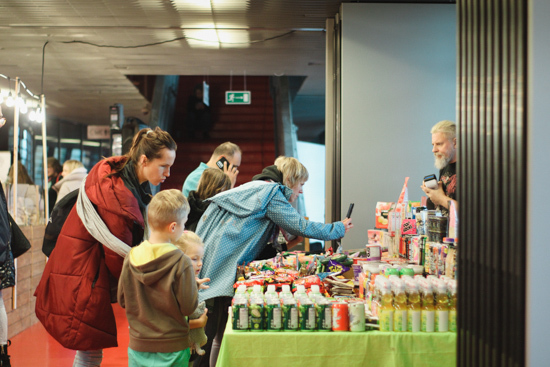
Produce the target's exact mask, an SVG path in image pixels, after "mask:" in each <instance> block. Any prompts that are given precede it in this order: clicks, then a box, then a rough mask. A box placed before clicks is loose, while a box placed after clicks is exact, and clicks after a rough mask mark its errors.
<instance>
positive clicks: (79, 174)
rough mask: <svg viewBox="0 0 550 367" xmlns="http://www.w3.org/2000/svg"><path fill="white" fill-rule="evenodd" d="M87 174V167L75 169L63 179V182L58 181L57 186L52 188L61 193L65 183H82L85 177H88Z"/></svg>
mask: <svg viewBox="0 0 550 367" xmlns="http://www.w3.org/2000/svg"><path fill="white" fill-rule="evenodd" d="M87 174H88V170H87V169H86V168H85V167H78V168H75V169H73V170H72V171H71V173H69V174H68V175H67V176H66V177H63V178H62V179H61V180H59V181H57V182H56V183H55V185H53V186H52V188H53V189H54V190H55V191H56V192H59V189H60V188H61V185H63V184H64V183H65V182H70V181H75V182H82V180H83V179H84V177H86V175H87Z"/></svg>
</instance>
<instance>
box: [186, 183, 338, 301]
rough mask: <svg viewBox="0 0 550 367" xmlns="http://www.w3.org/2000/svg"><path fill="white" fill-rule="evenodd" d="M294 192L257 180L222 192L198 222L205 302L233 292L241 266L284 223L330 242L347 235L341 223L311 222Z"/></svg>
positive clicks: (294, 230)
mask: <svg viewBox="0 0 550 367" xmlns="http://www.w3.org/2000/svg"><path fill="white" fill-rule="evenodd" d="M291 194H292V190H291V189H289V188H288V187H286V186H283V185H281V184H278V183H272V182H265V181H252V182H248V183H246V184H244V185H241V186H239V187H237V188H235V189H232V190H229V191H225V192H222V193H220V194H218V195H216V196H214V197H213V198H211V199H210V200H211V201H212V203H211V204H210V206H209V207H208V209H207V210H206V212H205V213H204V214H203V216H202V217H201V219H200V220H199V224H198V226H197V232H196V233H197V235H198V236H199V237H200V238H201V239H202V240H203V242H204V244H205V253H204V259H203V266H202V270H201V273H200V277H201V278H210V279H211V282H210V283H209V285H210V288H208V289H203V290H201V291H200V292H199V299H200V301H204V300H207V299H211V298H214V297H221V296H232V295H233V293H234V291H233V284H234V283H235V274H236V270H237V265H238V264H242V263H248V262H250V261H253V260H254V259H255V258H256V256H258V254H260V252H261V251H262V249H263V248H264V247H265V246H266V245H267V243H268V241H269V239H270V238H271V237H272V235H273V234H274V233H275V232H276V231H278V228H279V227H281V228H282V229H284V230H285V231H287V232H288V233H291V234H293V235H298V236H304V237H309V238H315V239H318V240H324V241H330V240H336V239H338V238H342V237H343V236H344V234H345V227H344V224H343V223H342V222H335V223H331V224H324V223H317V222H310V221H308V220H306V219H304V218H303V217H302V216H301V215H300V214H299V213H298V212H297V211H296V209H294V208H293V207H292V205H290V203H289V202H288V199H289V198H290V196H291Z"/></svg>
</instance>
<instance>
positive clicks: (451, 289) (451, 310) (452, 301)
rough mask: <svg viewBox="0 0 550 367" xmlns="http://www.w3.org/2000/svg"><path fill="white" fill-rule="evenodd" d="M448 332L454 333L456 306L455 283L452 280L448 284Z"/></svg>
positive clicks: (455, 327)
mask: <svg viewBox="0 0 550 367" xmlns="http://www.w3.org/2000/svg"><path fill="white" fill-rule="evenodd" d="M449 293H450V295H451V296H450V299H449V331H452V332H456V329H457V325H456V304H457V300H458V299H457V290H456V281H455V280H452V281H451V282H450V283H449Z"/></svg>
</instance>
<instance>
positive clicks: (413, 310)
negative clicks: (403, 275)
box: [406, 281, 421, 333]
mask: <svg viewBox="0 0 550 367" xmlns="http://www.w3.org/2000/svg"><path fill="white" fill-rule="evenodd" d="M406 289H407V293H408V295H409V297H408V304H407V330H408V331H411V332H413V333H416V332H419V331H420V326H421V317H420V292H418V284H417V283H416V282H415V281H409V282H407V283H406Z"/></svg>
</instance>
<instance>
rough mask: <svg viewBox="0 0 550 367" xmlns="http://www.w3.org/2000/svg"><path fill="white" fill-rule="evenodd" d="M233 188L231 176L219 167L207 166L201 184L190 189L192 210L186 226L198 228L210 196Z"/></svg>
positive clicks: (193, 228) (191, 228)
mask: <svg viewBox="0 0 550 367" xmlns="http://www.w3.org/2000/svg"><path fill="white" fill-rule="evenodd" d="M230 188H231V180H230V179H229V176H228V175H226V174H225V173H223V172H222V170H220V169H218V168H207V169H205V170H204V172H203V173H202V175H201V178H200V181H199V186H198V187H197V190H196V191H190V192H189V196H188V197H187V200H188V201H189V206H190V207H191V211H190V212H189V218H188V219H187V223H186V227H187V229H189V230H190V231H195V229H197V224H198V222H199V219H200V218H201V216H202V215H203V214H204V212H205V211H206V208H208V205H209V204H210V202H209V201H205V200H206V199H208V198H211V197H212V196H214V195H216V194H218V193H220V192H222V191H226V190H229V189H230Z"/></svg>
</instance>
